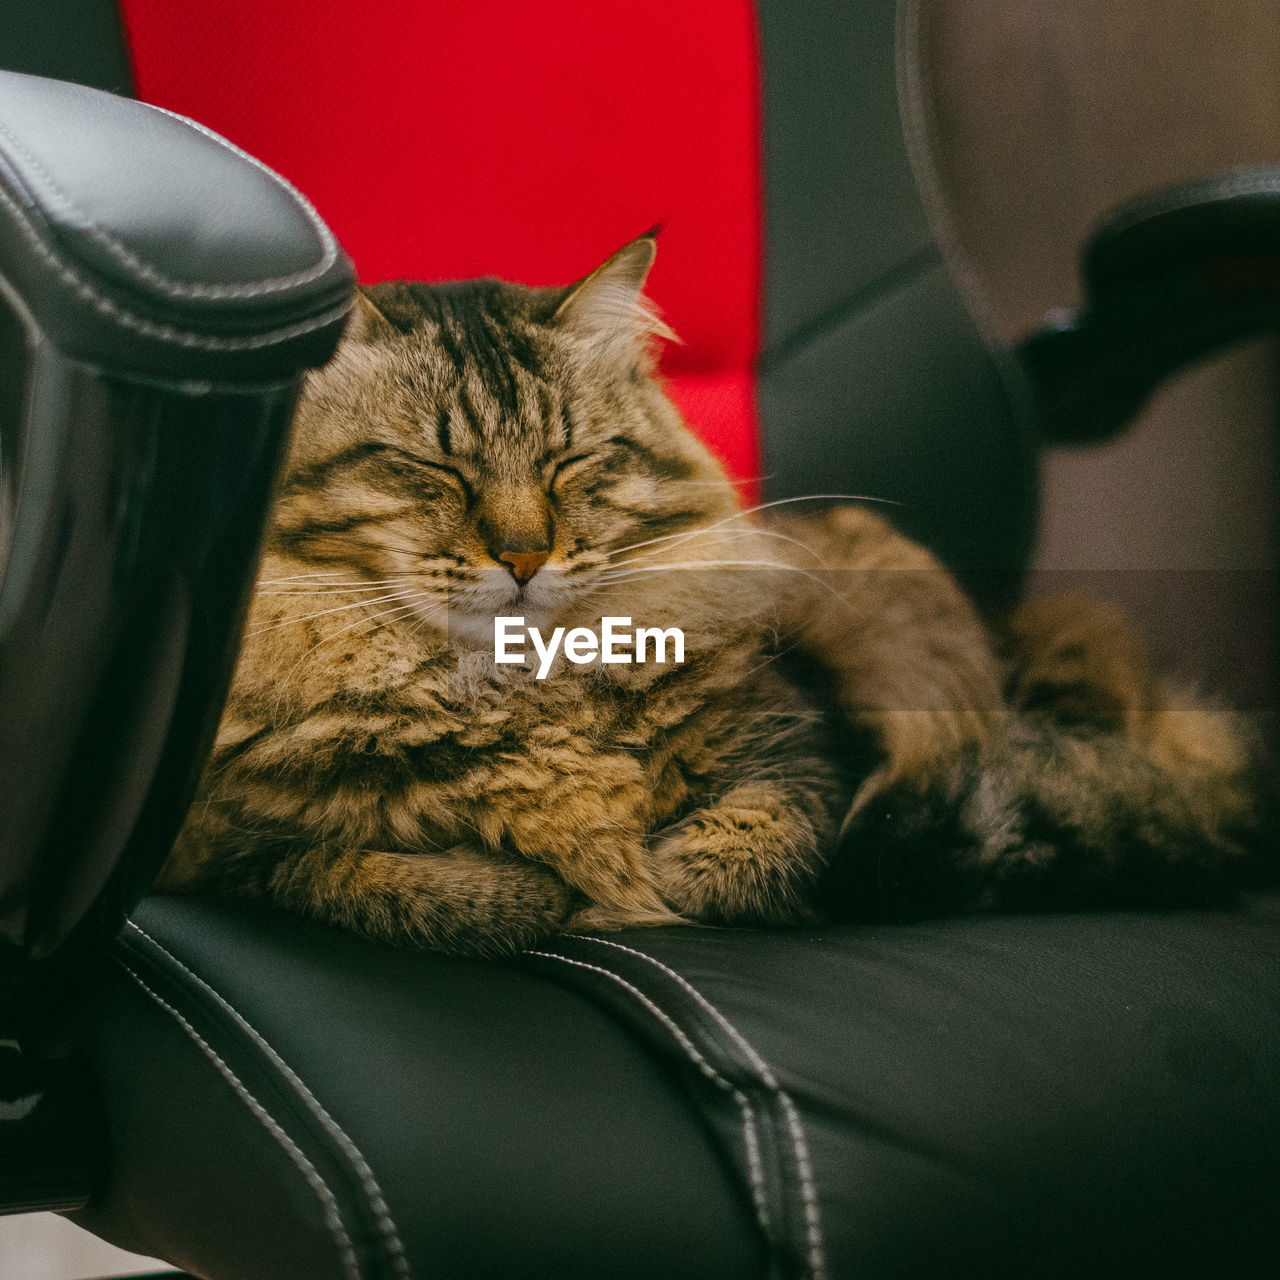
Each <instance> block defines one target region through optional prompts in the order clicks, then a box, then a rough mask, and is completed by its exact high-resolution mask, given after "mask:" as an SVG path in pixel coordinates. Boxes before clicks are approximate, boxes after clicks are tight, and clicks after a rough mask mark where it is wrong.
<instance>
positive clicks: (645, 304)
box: [552, 232, 675, 360]
mask: <svg viewBox="0 0 1280 1280" xmlns="http://www.w3.org/2000/svg"><path fill="white" fill-rule="evenodd" d="M657 252H658V245H657V241H656V239H655V238H654V233H653V232H648V233H647V234H645V235H642V236H640V237H638V238H637V239H635V240H632V241H631V243H630V244H624V245H623V246H622V248H621V249H619V250H618V252H617V253H615V254H614V255H613V256H612V257H611V258H608V259H607V260H606V261H605V262H603V263H601V265H600V266H598V267H597V268H596V269H595V270H594V271H593V272H592V273H591V274H590V275H589V276H587V277H585V278H584V279H582V280H579V281H578V283H577V284H575V285H571V286H570V287H569V290H568V292H567V293H566V294H565V296H564V297H563V299H561V301H560V305H559V306H558V307H557V308H556V311H555V315H554V316H553V317H552V323H553V324H554V325H556V326H557V327H559V328H562V329H566V330H568V331H570V332H572V333H575V334H577V335H579V336H580V337H583V338H585V339H587V340H588V341H590V342H592V343H593V344H598V346H599V349H600V350H601V351H603V352H607V353H612V354H616V355H617V356H619V357H622V358H624V359H630V360H634V359H636V358H637V357H638V356H640V355H641V354H642V353H643V352H644V351H645V350H647V348H648V345H649V339H650V338H653V337H662V338H674V337H675V335H674V334H673V333H672V332H671V330H670V329H668V328H667V326H666V325H665V324H663V323H662V321H661V320H660V319H659V318H658V316H657V315H656V313H655V312H654V310H653V306H652V304H651V303H650V302H649V300H648V299H647V298H646V297H645V296H644V282H645V280H646V278H647V277H648V275H649V268H650V267H652V266H653V259H654V257H655V256H656V255H657Z"/></svg>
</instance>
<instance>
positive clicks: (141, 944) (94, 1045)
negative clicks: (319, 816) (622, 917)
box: [78, 899, 765, 1280]
mask: <svg viewBox="0 0 1280 1280" xmlns="http://www.w3.org/2000/svg"><path fill="white" fill-rule="evenodd" d="M136 918H137V919H138V921H139V923H140V924H141V926H142V927H143V928H144V929H145V930H146V931H147V933H148V934H149V935H150V938H147V937H143V936H142V935H141V934H140V933H138V932H137V931H136V930H134V929H126V932H125V934H124V936H123V938H122V943H121V947H120V950H119V955H120V956H121V958H122V959H123V961H124V963H125V965H127V966H128V969H129V970H131V971H132V973H127V972H126V971H125V970H124V969H121V968H114V969H113V971H111V972H108V973H106V974H105V975H104V976H103V980H102V982H101V984H100V986H99V987H98V988H97V989H96V990H95V992H94V993H93V994H92V995H91V996H90V998H89V1002H88V1006H89V1007H88V1008H87V1010H86V1013H85V1023H84V1027H85V1037H86V1040H87V1049H88V1052H89V1054H90V1056H91V1058H92V1060H93V1063H94V1066H95V1068H96V1070H97V1072H98V1074H99V1077H100V1079H101V1081H102V1084H103V1092H104V1096H105V1098H106V1102H107V1108H108V1119H109V1122H110V1125H111V1134H112V1148H113V1159H112V1169H113V1173H112V1181H111V1182H110V1184H109V1186H108V1188H107V1191H106V1194H105V1195H104V1196H103V1197H102V1198H101V1200H100V1201H99V1202H98V1204H96V1205H95V1206H93V1207H92V1208H91V1210H90V1211H89V1212H87V1213H86V1214H85V1215H83V1216H82V1217H81V1218H79V1219H78V1220H79V1221H82V1222H83V1223H84V1225H86V1226H88V1227H89V1228H90V1229H92V1230H97V1231H99V1232H100V1233H101V1234H102V1235H104V1236H106V1237H107V1238H108V1239H111V1240H114V1241H116V1242H117V1243H119V1244H122V1245H124V1246H126V1247H130V1248H133V1249H137V1250H140V1251H142V1252H145V1253H151V1254H159V1255H160V1256H162V1257H165V1258H167V1259H170V1260H172V1261H174V1262H175V1263H178V1264H180V1265H182V1266H184V1267H185V1268H187V1269H188V1270H191V1271H193V1272H195V1273H196V1274H198V1275H201V1276H204V1277H206V1278H207V1280H326V1277H331V1276H332V1277H341V1280H375V1278H380V1277H399V1278H401V1280H403V1278H404V1277H406V1276H409V1275H413V1276H417V1277H421V1278H422V1280H426V1277H446V1276H448V1277H476V1278H477V1280H479V1278H481V1277H483V1278H484V1280H496V1278H497V1277H502V1278H503V1280H521V1278H522V1277H529V1278H530V1280H532V1278H534V1277H538V1278H539V1280H543V1278H545V1280H575V1278H579V1277H581V1278H583V1280H585V1278H586V1277H600V1276H606V1275H607V1276H609V1277H611V1278H612V1277H618V1278H619V1280H653V1278H654V1277H658V1276H662V1277H668V1276H669V1277H688V1278H689V1280H694V1278H698V1280H715V1278H717V1277H722V1278H723V1280H749V1278H750V1277H752V1276H763V1275H764V1274H765V1272H764V1250H763V1247H762V1245H761V1243H760V1242H759V1240H758V1239H757V1237H756V1235H755V1233H754V1232H753V1230H752V1219H751V1212H750V1202H749V1200H748V1199H747V1197H746V1196H745V1194H744V1193H743V1192H741V1191H740V1190H739V1188H738V1187H737V1185H736V1183H735V1181H734V1179H733V1176H732V1174H731V1172H730V1166H729V1165H728V1163H727V1162H726V1161H724V1160H723V1158H722V1157H721V1156H720V1155H719V1153H718V1152H717V1150H716V1148H715V1146H714V1144H712V1143H711V1142H710V1141H709V1138H708V1134H707V1132H706V1130H705V1129H704V1127H703V1125H702V1123H701V1122H700V1120H699V1118H698V1115H697V1112H696V1110H695V1109H694V1108H693V1107H691V1105H690V1104H689V1102H688V1100H687V1098H686V1096H685V1086H684V1082H683V1073H682V1071H681V1069H680V1067H679V1065H678V1064H673V1063H668V1062H665V1061H664V1060H663V1059H662V1058H661V1057H660V1056H658V1055H655V1054H653V1053H652V1052H651V1051H649V1050H648V1049H646V1048H645V1047H644V1046H643V1045H641V1044H640V1043H638V1042H637V1041H636V1040H635V1039H634V1038H633V1037H632V1036H631V1035H630V1033H629V1032H628V1031H627V1030H626V1029H625V1028H623V1027H621V1026H619V1025H618V1024H617V1022H616V1021H615V1020H614V1019H613V1018H612V1017H611V1016H610V1015H609V1014H607V1013H605V1012H604V1011H601V1010H599V1009H598V1008H596V1007H595V1006H594V1005H593V1004H592V1003H591V1002H589V1001H584V1000H582V999H581V998H580V997H579V996H577V995H576V994H573V993H569V992H565V991H564V990H562V989H561V988H560V987H559V986H558V985H557V984H556V983H555V982H549V981H547V980H546V979H545V978H544V977H542V976H540V975H535V974H528V973H519V972H512V971H511V970H510V969H504V968H499V967H496V966H491V965H486V964H483V963H479V962H466V961H459V960H450V959H447V958H444V957H440V956H433V955H425V954H413V953H406V952H399V951H395V950H391V949H388V948H386V947H380V946H373V945H370V944H366V943H364V942H361V941H359V940H358V939H355V938H352V937H348V936H345V935H342V934H338V933H334V932H331V931H329V930H327V929H323V928H316V927H310V926H307V925H305V924H302V923H301V922H299V921H296V920H294V919H292V918H289V917H286V916H281V915H277V914H274V913H270V912H266V911H255V910H250V909H239V910H237V909H233V908H229V907H226V906H212V905H201V904H198V903H189V902H182V901H178V900H167V901H166V900H159V899H153V900H149V901H148V902H146V903H145V904H143V907H142V908H141V909H140V911H139V912H138V914H137V917H136ZM153 940H154V941H153ZM183 966H188V967H189V968H184V967H183ZM133 975H136V977H135V976H133ZM142 984H145V987H144V986H143V985H142ZM197 1037H198V1038H197ZM268 1046H269V1048H268ZM294 1073H296V1077H295V1075H294ZM233 1077H234V1078H233ZM303 1082H304V1083H305V1086H306V1090H307V1093H306V1094H305V1095H304V1094H303V1093H302V1092H301V1090H300V1084H301V1083H303ZM320 1108H323V1109H324V1110H323V1112H322V1111H320ZM339 1127H340V1130H341V1133H339ZM344 1135H345V1136H344ZM375 1183H376V1186H375ZM348 1242H349V1245H348Z"/></svg>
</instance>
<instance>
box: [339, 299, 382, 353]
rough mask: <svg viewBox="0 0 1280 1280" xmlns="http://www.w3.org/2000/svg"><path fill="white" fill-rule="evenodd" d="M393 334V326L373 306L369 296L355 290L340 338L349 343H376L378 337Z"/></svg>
mask: <svg viewBox="0 0 1280 1280" xmlns="http://www.w3.org/2000/svg"><path fill="white" fill-rule="evenodd" d="M394 332H395V326H394V325H393V324H392V323H391V321H390V320H388V319H387V318H386V316H384V315H383V314H382V312H381V311H379V310H378V308H377V307H376V306H374V304H373V303H372V302H371V301H370V300H369V295H368V294H367V293H365V291H364V290H363V289H357V290H356V293H355V298H354V299H353V301H352V303H351V311H350V313H349V314H348V316H347V327H346V328H345V329H344V330H343V331H342V336H343V337H344V338H345V339H346V340H347V341H349V342H376V341H377V339H378V338H379V337H381V336H385V335H387V334H391V333H394Z"/></svg>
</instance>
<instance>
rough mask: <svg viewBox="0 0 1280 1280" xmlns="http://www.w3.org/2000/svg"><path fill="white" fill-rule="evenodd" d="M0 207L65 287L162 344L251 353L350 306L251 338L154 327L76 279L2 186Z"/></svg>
mask: <svg viewBox="0 0 1280 1280" xmlns="http://www.w3.org/2000/svg"><path fill="white" fill-rule="evenodd" d="M0 204H4V205H5V206H6V207H7V208H8V209H9V210H10V211H11V212H12V213H13V214H14V216H15V218H16V219H17V229H18V231H19V232H20V233H21V234H22V236H23V238H24V239H25V240H26V241H27V242H28V243H29V244H30V245H31V247H32V249H34V250H35V253H36V255H37V257H40V258H42V259H44V261H45V262H46V263H47V264H48V265H49V266H50V267H51V268H52V269H53V270H54V271H55V272H56V273H57V275H58V277H59V278H60V279H61V280H62V281H63V282H64V283H65V284H67V285H70V286H71V288H73V289H74V290H75V291H76V292H77V293H78V294H79V295H80V297H82V298H83V299H84V300H85V301H86V302H87V303H89V304H90V306H92V307H93V308H94V309H95V310H97V311H99V312H101V313H102V314H103V315H105V316H107V317H109V318H110V319H112V320H114V321H115V322H116V323H117V324H120V325H123V326H124V327H125V328H126V329H132V330H133V331H134V332H135V333H141V334H143V335H145V336H147V337H150V338H158V339H159V340H160V341H162V342H169V343H172V344H173V345H174V346H177V347H187V348H191V349H195V350H202V351H252V350H255V349H256V348H259V347H269V346H273V345H275V344H276V343H280V342H286V341H288V340H289V339H291V338H299V337H302V336H303V335H304V334H307V333H312V332H314V331H315V330H316V329H323V328H324V327H325V326H326V325H329V324H333V323H334V322H335V321H337V320H340V319H341V318H342V317H343V316H344V315H346V313H347V312H348V311H349V310H350V307H351V304H350V302H349V301H347V300H344V301H343V302H342V303H341V305H339V306H336V307H331V308H330V309H329V310H328V311H325V312H323V313H322V314H321V315H320V316H318V317H317V318H315V319H313V320H306V321H301V322H299V323H297V324H293V325H286V326H285V327H284V328H281V329H274V330H272V331H271V332H270V333H265V334H258V335H256V336H255V337H252V338H212V337H207V336H205V335H204V334H198V333H188V332H185V331H184V330H181V329H175V328H173V327H172V326H171V325H163V324H155V323H153V322H152V321H150V320H145V319H143V318H142V317H141V316H135V315H134V314H133V313H132V312H130V311H126V310H125V309H124V308H123V307H121V306H120V305H119V304H118V303H115V302H113V301H112V300H111V299H110V298H108V297H106V296H104V295H103V294H101V293H99V292H98V291H97V290H96V289H95V288H94V287H93V286H92V285H91V284H89V283H88V281H86V280H84V279H83V278H82V277H81V276H79V275H78V274H77V273H76V271H75V270H74V269H73V268H72V267H70V266H69V265H68V264H67V263H65V262H64V261H63V260H62V259H61V258H60V257H59V256H58V255H57V254H56V253H55V252H54V251H53V250H52V249H51V248H49V246H48V245H47V244H45V242H44V240H43V239H42V238H41V236H40V233H39V232H38V231H37V230H36V229H35V227H33V226H32V225H31V223H30V221H29V220H28V218H27V214H26V212H25V210H24V209H23V208H22V206H21V205H19V204H18V202H17V201H16V200H14V199H13V197H12V196H11V195H10V194H9V193H8V192H7V191H6V190H5V189H4V188H3V187H0Z"/></svg>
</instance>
